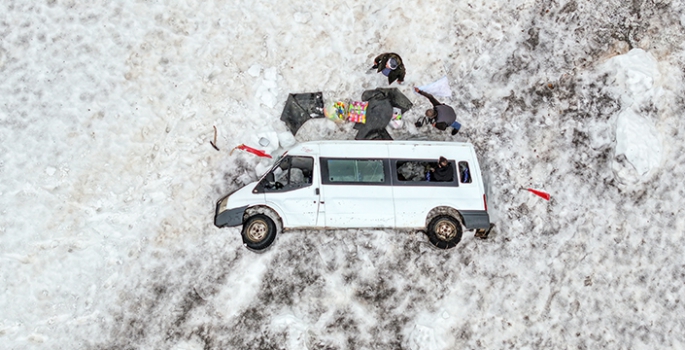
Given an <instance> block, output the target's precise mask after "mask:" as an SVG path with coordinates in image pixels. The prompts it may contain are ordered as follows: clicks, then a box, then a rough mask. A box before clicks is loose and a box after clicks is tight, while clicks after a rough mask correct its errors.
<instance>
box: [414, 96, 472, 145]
mask: <svg viewBox="0 0 685 350" xmlns="http://www.w3.org/2000/svg"><path fill="white" fill-rule="evenodd" d="M414 91H416V92H417V93H419V94H421V95H423V96H425V97H426V98H428V100H429V101H431V104H433V109H427V110H426V116H425V117H423V118H420V119H419V120H418V121H416V123H415V124H414V125H416V127H417V128H420V127H421V126H423V123H424V122H425V121H429V122H430V123H431V124H432V125H433V126H434V127H436V128H437V129H439V130H446V129H447V127H448V126H451V127H452V135H456V134H457V133H458V132H459V129H461V124H459V122H457V114H456V113H455V112H454V108H452V107H450V106H448V105H446V104H444V103H440V102H439V101H438V100H436V99H435V97H433V95H431V94H429V93H427V92H425V91H421V90H420V89H419V88H417V87H415V88H414Z"/></svg>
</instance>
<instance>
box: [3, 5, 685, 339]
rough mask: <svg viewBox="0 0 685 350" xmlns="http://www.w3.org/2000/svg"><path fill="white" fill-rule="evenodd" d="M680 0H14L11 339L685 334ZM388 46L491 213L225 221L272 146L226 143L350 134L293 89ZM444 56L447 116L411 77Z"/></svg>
mask: <svg viewBox="0 0 685 350" xmlns="http://www.w3.org/2000/svg"><path fill="white" fill-rule="evenodd" d="M684 10H685V3H684V2H683V1H682V0H655V1H641V0H637V1H629V2H626V1H604V2H602V1H599V2H598V1H586V0H561V1H531V0H527V1H526V0H518V1H517V0H514V1H494V0H481V1H472V2H468V1H459V2H457V1H450V2H447V1H442V2H440V1H421V0H409V1H399V0H390V1H385V2H379V1H366V0H362V1H356V2H353V1H335V0H328V1H321V2H302V1H289V0H283V1H241V0H236V1H194V0H186V1H169V0H147V1H143V0H137V1H134V0H123V1H89V2H83V1H73V0H46V1H14V0H6V1H3V2H2V3H0V213H1V215H0V266H1V268H0V276H1V281H0V289H1V293H0V310H1V312H0V348H2V349H178V350H181V349H183V350H194V349H369V348H373V349H428V350H437V349H458V348H485V349H501V348H512V349H541V348H546V349H558V348H580V349H598V348H610V349H664V348H675V349H677V348H685V319H684V318H683V317H682V315H683V314H685V306H684V305H683V304H684V303H685V301H683V300H681V298H683V295H685V259H684V258H683V257H684V256H685V248H683V247H684V246H685V244H684V243H685V241H684V240H683V232H685V215H684V214H685V205H683V204H682V203H683V198H685V182H684V181H683V179H684V178H685V143H684V142H683V139H684V137H683V135H684V134H683V130H684V128H685V125H684V124H685V123H684V121H685V118H683V115H685V99H684V97H683V96H685V84H684V82H683V74H684V72H685V47H684V45H685V40H684V39H685V28H684V27H685V11H684ZM382 52H396V53H398V54H399V55H400V56H402V59H403V60H404V64H405V66H406V69H407V76H406V78H405V81H404V83H403V84H401V85H398V84H397V83H395V84H393V85H391V86H390V87H397V88H399V89H400V91H402V92H403V93H404V94H405V95H406V96H407V97H408V98H409V99H411V100H412V102H413V103H414V107H413V108H412V109H411V110H409V111H408V112H407V113H405V114H404V120H405V123H404V125H403V126H402V127H401V128H399V129H394V128H391V127H388V132H389V133H390V134H391V135H392V136H393V137H394V138H398V139H400V138H402V139H406V138H411V137H417V138H425V139H431V140H454V141H465V142H471V143H473V144H474V145H475V147H476V149H477V152H478V155H479V158H480V162H481V167H482V169H483V172H484V177H485V181H486V182H487V183H488V190H487V194H488V198H489V201H488V204H489V209H490V217H491V220H492V222H493V223H495V225H496V226H495V229H494V230H493V232H492V233H491V235H490V237H489V238H488V239H485V240H483V239H478V238H475V237H473V234H472V232H467V233H465V235H464V238H463V239H462V242H461V243H460V244H459V245H458V246H457V247H455V248H454V249H451V250H446V251H441V250H437V249H434V248H432V246H431V245H430V243H429V242H428V241H427V239H426V237H425V235H424V234H423V233H422V232H412V231H392V230H336V231H310V230H298V231H291V232H286V233H284V234H282V235H279V237H278V238H277V240H276V242H275V244H274V245H273V246H272V247H271V249H269V250H268V251H266V252H264V253H262V254H257V253H253V252H251V251H249V250H247V249H246V248H244V247H243V246H242V241H241V238H240V227H233V228H224V229H219V228H216V227H215V226H214V225H213V219H214V209H215V203H216V201H217V200H218V199H220V198H221V197H223V196H224V195H225V194H227V193H229V192H230V191H232V190H234V189H237V188H239V187H241V186H242V185H244V184H247V183H249V182H252V181H254V180H255V179H257V177H258V176H259V175H260V174H261V173H263V172H264V171H265V170H266V169H268V167H269V164H270V162H271V161H272V160H270V159H266V158H260V157H257V156H255V155H253V154H251V153H248V152H244V151H241V150H235V151H233V152H231V150H232V149H233V148H234V147H236V146H238V145H240V144H246V145H248V146H251V147H255V148H259V149H263V150H266V151H267V152H270V153H271V154H274V155H277V154H279V153H282V152H283V151H284V150H286V149H287V148H288V147H290V146H292V145H293V144H294V143H296V142H302V141H307V140H320V139H352V138H354V135H355V130H353V129H352V125H351V124H350V123H343V124H336V123H334V122H333V121H330V120H328V119H325V118H319V119H312V120H310V121H308V122H307V123H306V124H305V125H304V126H303V127H302V128H301V129H300V131H299V132H298V133H297V134H296V135H292V134H291V133H290V131H289V130H288V128H287V127H286V126H285V124H284V123H283V122H282V121H281V120H280V115H281V111H282V109H283V106H284V102H285V100H286V99H287V97H288V94H290V93H302V92H318V91H321V92H322V93H323V95H324V98H325V99H326V100H327V101H334V100H338V99H351V100H358V99H360V98H361V94H362V93H363V92H364V91H365V90H369V89H374V88H376V87H388V82H387V78H386V77H385V76H383V75H382V74H367V73H366V71H367V70H368V69H369V68H370V67H371V65H372V63H373V62H372V61H373V58H374V57H375V56H376V55H378V54H380V53H382ZM443 77H447V80H448V81H449V87H450V88H451V92H452V94H451V96H449V97H438V99H439V100H440V101H441V102H444V103H447V104H449V105H451V106H453V107H455V110H456V111H457V114H458V119H457V120H458V121H459V122H460V123H462V125H463V126H462V129H461V131H460V133H459V134H457V135H456V136H452V135H450V133H449V131H447V132H442V131H439V130H435V129H431V127H429V126H424V127H423V128H416V127H415V126H414V122H415V121H416V120H417V119H418V118H419V117H421V116H422V115H423V113H424V111H425V109H427V108H430V103H429V101H428V100H427V99H425V98H423V97H422V96H419V95H417V94H414V93H413V91H412V88H413V87H414V86H426V85H429V84H432V83H434V82H437V81H439V80H440V79H441V78H443ZM215 127H216V129H217V139H216V146H217V148H219V149H220V151H217V150H215V149H214V148H213V147H212V145H211V143H210V141H211V142H214V128H215ZM261 138H265V139H267V140H269V144H268V145H267V146H266V147H265V146H261V145H260V144H259V140H260V139H261ZM527 188H533V189H538V190H541V191H545V192H548V193H550V194H551V196H552V197H551V199H550V200H549V201H546V200H544V199H542V198H540V197H538V196H536V195H534V194H533V193H531V192H528V191H526V190H525V189H527Z"/></svg>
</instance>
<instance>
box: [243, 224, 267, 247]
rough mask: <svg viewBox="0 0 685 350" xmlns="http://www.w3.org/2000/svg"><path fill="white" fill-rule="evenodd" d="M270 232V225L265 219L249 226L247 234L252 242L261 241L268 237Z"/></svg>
mask: <svg viewBox="0 0 685 350" xmlns="http://www.w3.org/2000/svg"><path fill="white" fill-rule="evenodd" d="M268 233H269V226H267V224H266V222H264V221H261V220H259V221H255V222H253V223H252V224H250V227H248V229H247V232H246V236H247V239H249V240H250V241H252V242H259V241H261V240H263V239H264V238H266V235H267V234H268Z"/></svg>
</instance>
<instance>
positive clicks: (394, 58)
mask: <svg viewBox="0 0 685 350" xmlns="http://www.w3.org/2000/svg"><path fill="white" fill-rule="evenodd" d="M371 69H375V70H376V72H377V73H383V75H385V76H386V77H388V84H392V83H393V82H394V81H395V80H397V83H398V84H402V83H403V82H404V75H405V73H406V72H405V70H404V64H403V63H402V58H401V57H400V55H398V54H396V53H394V52H386V53H382V54H380V55H378V56H377V57H376V58H374V59H373V67H371Z"/></svg>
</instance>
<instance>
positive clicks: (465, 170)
mask: <svg viewBox="0 0 685 350" xmlns="http://www.w3.org/2000/svg"><path fill="white" fill-rule="evenodd" d="M459 181H461V183H463V184H470V183H471V181H472V180H471V169H470V168H469V163H468V162H459Z"/></svg>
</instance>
